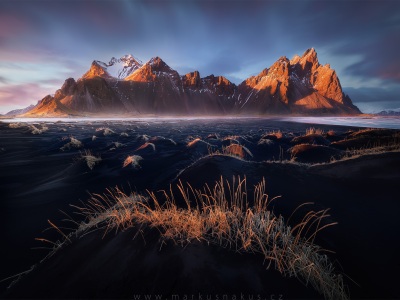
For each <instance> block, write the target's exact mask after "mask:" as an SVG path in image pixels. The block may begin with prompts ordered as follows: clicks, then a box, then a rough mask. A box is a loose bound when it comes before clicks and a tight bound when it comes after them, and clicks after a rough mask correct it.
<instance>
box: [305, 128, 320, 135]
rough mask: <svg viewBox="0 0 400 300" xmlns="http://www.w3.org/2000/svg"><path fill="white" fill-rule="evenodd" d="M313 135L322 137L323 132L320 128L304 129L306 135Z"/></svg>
mask: <svg viewBox="0 0 400 300" xmlns="http://www.w3.org/2000/svg"><path fill="white" fill-rule="evenodd" d="M313 134H317V135H323V134H324V131H323V130H322V129H320V128H314V127H310V128H307V129H306V135H313Z"/></svg>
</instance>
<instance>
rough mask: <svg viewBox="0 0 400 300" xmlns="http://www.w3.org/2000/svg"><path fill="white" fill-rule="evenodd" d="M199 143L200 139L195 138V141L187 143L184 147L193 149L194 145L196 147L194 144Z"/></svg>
mask: <svg viewBox="0 0 400 300" xmlns="http://www.w3.org/2000/svg"><path fill="white" fill-rule="evenodd" d="M200 141H201V139H200V138H196V139H194V140H192V141H190V142H188V143H187V145H186V147H188V148H191V147H193V146H194V145H196V144H197V143H198V142H200Z"/></svg>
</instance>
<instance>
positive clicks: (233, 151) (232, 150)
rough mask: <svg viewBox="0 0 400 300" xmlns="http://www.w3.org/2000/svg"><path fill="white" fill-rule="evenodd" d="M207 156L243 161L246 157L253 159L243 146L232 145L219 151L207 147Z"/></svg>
mask: <svg viewBox="0 0 400 300" xmlns="http://www.w3.org/2000/svg"><path fill="white" fill-rule="evenodd" d="M208 155H210V156H213V155H228V156H232V157H235V158H239V159H245V158H246V157H253V154H252V153H251V152H250V150H249V149H247V148H246V147H245V146H243V145H240V144H235V143H232V144H230V145H228V146H226V147H222V148H221V150H218V149H217V150H213V149H212V147H208Z"/></svg>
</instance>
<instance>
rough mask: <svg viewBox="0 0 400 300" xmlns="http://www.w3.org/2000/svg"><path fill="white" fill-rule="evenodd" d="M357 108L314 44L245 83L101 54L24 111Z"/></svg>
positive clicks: (300, 111)
mask: <svg viewBox="0 0 400 300" xmlns="http://www.w3.org/2000/svg"><path fill="white" fill-rule="evenodd" d="M118 65H120V66H119V68H120V69H119V70H118V71H117V72H116V73H115V72H114V73H115V75H114V74H111V69H115V68H118ZM357 113H360V111H359V109H358V108H357V107H356V106H354V105H353V104H352V102H351V100H350V98H349V97H348V96H347V95H345V94H344V93H343V91H342V87H341V85H340V81H339V78H338V77H337V75H336V72H335V71H334V70H332V69H331V68H330V66H329V65H324V66H323V65H320V64H319V62H318V58H317V53H316V52H315V50H314V49H313V48H312V49H308V50H307V51H306V52H305V53H304V54H303V56H301V57H300V56H295V57H294V58H293V59H292V60H289V59H287V58H286V57H281V58H279V59H278V61H276V62H275V63H274V64H273V65H272V66H271V67H270V68H268V69H264V70H263V71H262V72H261V73H260V74H258V75H257V76H252V77H250V78H248V79H246V80H245V81H243V82H242V83H241V84H240V85H239V86H236V85H235V84H233V83H232V82H230V81H229V80H228V79H226V78H225V77H223V76H214V75H210V76H207V77H203V78H201V77H200V73H199V72H198V71H194V72H191V73H188V74H186V75H183V76H181V75H180V74H178V72H177V71H175V70H173V69H171V68H170V67H169V66H168V65H167V64H166V63H165V62H164V61H163V60H162V59H161V58H159V57H155V58H152V59H151V60H150V61H148V62H147V63H145V64H142V63H141V62H140V61H138V60H137V59H135V58H134V57H133V56H131V55H126V56H123V57H122V58H120V59H116V58H112V59H111V60H110V62H109V63H103V62H100V61H93V63H92V66H91V68H90V69H89V71H87V72H86V73H85V74H84V75H83V76H82V78H80V79H78V80H77V81H75V80H74V79H73V78H68V79H67V80H66V81H65V83H64V85H63V86H62V87H61V89H59V90H58V91H57V92H56V93H55V95H54V96H50V95H48V96H46V97H45V98H43V99H42V100H41V101H39V103H38V104H37V105H36V106H35V107H34V108H33V109H31V110H30V111H28V112H27V113H25V114H24V116H71V115H72V116H73V115H76V116H82V115H89V116H91V115H106V114H124V115H146V114H156V115H171V114H172V115H204V114H207V115H227V114H243V115H254V114H259V115H266V114H357Z"/></svg>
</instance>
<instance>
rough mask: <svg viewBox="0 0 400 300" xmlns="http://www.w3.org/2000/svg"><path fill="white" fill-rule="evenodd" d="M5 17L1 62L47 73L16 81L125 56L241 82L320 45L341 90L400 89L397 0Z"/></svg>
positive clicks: (88, 6)
mask: <svg viewBox="0 0 400 300" xmlns="http://www.w3.org/2000/svg"><path fill="white" fill-rule="evenodd" d="M0 11H1V13H0V64H1V63H3V64H4V63H14V64H15V63H24V62H25V63H31V66H32V68H33V70H34V71H35V72H36V73H37V74H45V75H46V76H43V75H40V76H38V77H40V78H35V77H34V76H32V77H30V78H31V79H29V78H28V79H27V77H25V75H26V72H25V73H24V76H20V78H25V79H24V81H23V82H22V81H20V82H14V83H15V84H18V83H19V84H25V83H37V84H39V85H40V83H39V81H40V80H49V79H54V78H55V79H59V80H62V79H65V78H66V77H75V78H76V77H80V76H81V75H82V74H83V73H84V72H85V71H86V70H87V69H88V68H89V66H90V63H91V62H92V60H94V59H98V60H102V61H108V60H109V59H110V58H111V57H112V56H116V57H117V56H122V55H124V54H127V53H132V54H133V55H134V56H135V57H138V58H139V59H141V60H143V61H147V60H149V59H150V58H151V57H153V56H160V57H162V58H163V59H164V60H165V61H166V62H167V63H168V64H169V65H170V66H171V67H173V68H176V69H178V70H179V71H181V70H182V71H181V72H183V71H185V72H186V71H193V70H196V69H197V70H199V71H200V73H201V75H202V76H207V75H209V74H211V73H214V74H215V75H224V76H226V77H228V78H231V79H232V80H234V81H235V82H236V83H238V81H239V82H240V81H241V80H243V79H245V78H246V77H248V76H250V75H252V74H257V73H259V72H260V71H261V70H262V69H264V68H266V67H269V66H271V65H272V64H273V63H274V62H275V61H276V60H277V59H278V58H279V57H280V56H282V55H286V56H288V57H289V58H291V57H292V56H293V55H294V54H302V53H303V52H304V50H305V49H307V48H310V47H314V48H316V50H317V51H318V54H319V58H320V61H321V62H322V63H330V64H331V66H332V68H337V69H339V71H340V72H339V75H340V78H341V81H342V84H344V85H350V84H354V87H356V86H362V83H364V86H365V85H367V84H368V85H370V84H372V83H373V85H372V86H374V87H379V86H380V85H383V86H389V85H391V84H397V85H400V73H399V70H400V60H399V59H398V55H399V53H400V43H399V42H398V41H399V40H400V1H320V0H299V1H258V0H253V1H252V0H248V1H247V0H246V1H245V0H232V1H196V0H188V1H182V0H176V1H174V0H171V1H164V0H148V1H141V0H136V1H131V0H119V1H67V0H57V1H38V0H19V1H0ZM3 17H4V18H3ZM49 65H51V66H54V68H53V67H49ZM336 66H337V67H336ZM60 70H63V72H60ZM1 71H2V66H1V65H0V76H2V77H4V78H5V79H8V81H11V80H10V78H9V77H8V75H7V73H4V72H1ZM64 71H65V72H64ZM21 74H22V73H21ZM64 76H65V78H64ZM43 77H46V78H43ZM62 77H63V78H62ZM15 78H18V76H15Z"/></svg>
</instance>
